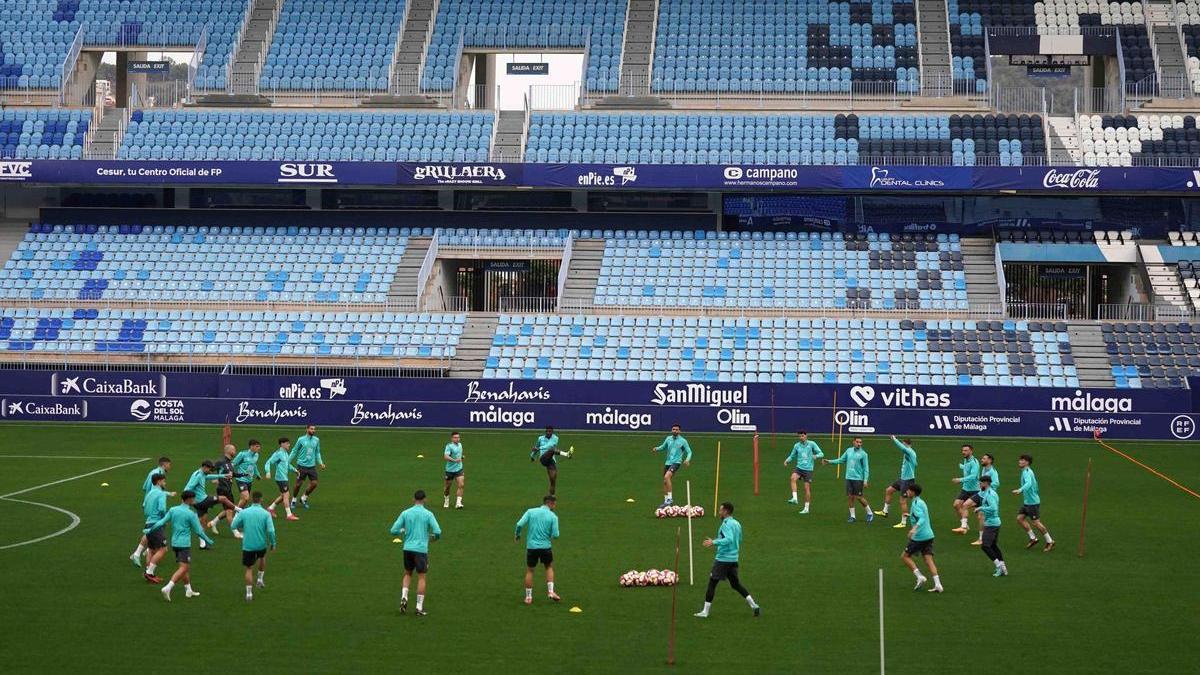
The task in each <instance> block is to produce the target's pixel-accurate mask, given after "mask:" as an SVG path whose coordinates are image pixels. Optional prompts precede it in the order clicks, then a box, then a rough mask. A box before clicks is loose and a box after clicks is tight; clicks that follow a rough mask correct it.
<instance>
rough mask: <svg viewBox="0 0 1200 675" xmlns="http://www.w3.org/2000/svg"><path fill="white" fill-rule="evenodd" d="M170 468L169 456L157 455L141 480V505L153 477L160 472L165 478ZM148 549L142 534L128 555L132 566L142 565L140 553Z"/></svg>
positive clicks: (172, 493) (146, 541)
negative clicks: (152, 465)
mask: <svg viewBox="0 0 1200 675" xmlns="http://www.w3.org/2000/svg"><path fill="white" fill-rule="evenodd" d="M170 470H171V458H170V457H159V458H158V465H157V466H155V467H154V468H153V469H150V473H148V474H146V480H144V481H142V500H143V501H142V506H143V507H145V499H146V495H148V494H150V490H152V489H154V477H155V476H157V475H160V474H161V475H162V476H163V477H164V478H165V477H166V475H167V472H168V471H170ZM162 489H164V490H166V489H167V487H166V483H164V484H163V488H162ZM167 496H168V497H174V496H175V493H174V492H168V493H167ZM148 550H149V540H148V539H147V537H146V535H142V538H141V539H139V540H138V545H137V548H135V549H134V550H133V553H131V554H130V555H129V559H130V560H132V561H133V566H134V567H141V566H142V554H143V553H146V552H147V551H148ZM159 557H160V558H161V557H162V556H159Z"/></svg>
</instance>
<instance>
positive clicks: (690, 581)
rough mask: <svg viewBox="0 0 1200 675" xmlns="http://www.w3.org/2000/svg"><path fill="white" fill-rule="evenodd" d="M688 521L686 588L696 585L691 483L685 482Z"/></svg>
mask: <svg viewBox="0 0 1200 675" xmlns="http://www.w3.org/2000/svg"><path fill="white" fill-rule="evenodd" d="M687 504H688V511H687V519H688V586H695V585H696V571H695V568H694V567H693V565H692V481H691V480H688V481H687Z"/></svg>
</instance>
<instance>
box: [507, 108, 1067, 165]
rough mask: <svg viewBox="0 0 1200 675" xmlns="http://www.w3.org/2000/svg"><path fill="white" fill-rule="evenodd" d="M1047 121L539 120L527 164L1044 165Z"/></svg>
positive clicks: (634, 116) (623, 116) (572, 116)
mask: <svg viewBox="0 0 1200 675" xmlns="http://www.w3.org/2000/svg"><path fill="white" fill-rule="evenodd" d="M1045 152H1046V146H1045V136H1044V131H1043V128H1042V118H1041V116H1040V115H863V116H860V115H855V114H850V115H840V114H839V115H778V114H774V115H768V114H764V115H745V114H736V115H735V114H716V113H687V114H683V113H678V114H676V113H665V114H664V113H657V114H645V113H603V114H601V113H566V114H562V113H538V114H535V115H533V116H532V119H531V121H530V129H529V141H528V144H527V148H526V152H525V160H526V161H528V162H542V163H544V162H550V163H554V162H584V163H587V162H607V163H623V162H631V163H643V164H647V163H656V164H657V163H666V164H716V163H742V162H745V163H759V164H762V163H767V164H775V163H778V164H842V165H845V164H860V163H864V164H875V163H896V164H930V165H955V166H975V165H977V164H979V165H984V164H986V165H1000V166H1022V165H1039V164H1044V163H1045Z"/></svg>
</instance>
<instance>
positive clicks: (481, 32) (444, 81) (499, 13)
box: [422, 0, 626, 92]
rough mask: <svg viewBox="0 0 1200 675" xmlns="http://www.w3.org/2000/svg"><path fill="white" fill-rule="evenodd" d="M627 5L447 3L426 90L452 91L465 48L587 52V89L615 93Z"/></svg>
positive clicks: (601, 0)
mask: <svg viewBox="0 0 1200 675" xmlns="http://www.w3.org/2000/svg"><path fill="white" fill-rule="evenodd" d="M625 13H626V0H595V1H594V2H587V3H583V2H561V1H560V0H441V1H440V2H439V3H438V12H437V19H436V22H435V23H434V27H433V35H432V37H431V39H430V41H429V48H428V50H427V52H426V57H425V70H424V73H423V75H422V89H424V90H426V91H448V90H450V89H452V88H453V87H454V85H455V82H456V81H457V79H456V78H457V68H458V62H459V55H460V52H461V50H462V48H463V47H477V48H485V49H487V48H501V47H507V48H511V49H515V50H521V51H530V50H535V49H537V50H541V51H554V49H555V48H561V49H563V50H565V51H572V50H578V49H584V50H586V56H585V62H586V64H587V69H586V72H585V73H584V76H585V79H584V81H585V84H586V87H587V88H588V89H589V90H591V91H601V92H602V91H614V90H616V88H617V80H618V78H619V75H620V72H619V70H620V63H621V45H622V40H623V38H624V35H625Z"/></svg>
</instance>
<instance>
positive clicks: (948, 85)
mask: <svg viewBox="0 0 1200 675" xmlns="http://www.w3.org/2000/svg"><path fill="white" fill-rule="evenodd" d="M916 8H917V49H918V51H919V54H920V66H921V94H922V95H923V96H950V95H951V94H953V82H952V77H953V74H954V69H953V67H952V65H951V59H950V24H949V21H948V19H947V14H946V11H947V10H946V0H917V5H916Z"/></svg>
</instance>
